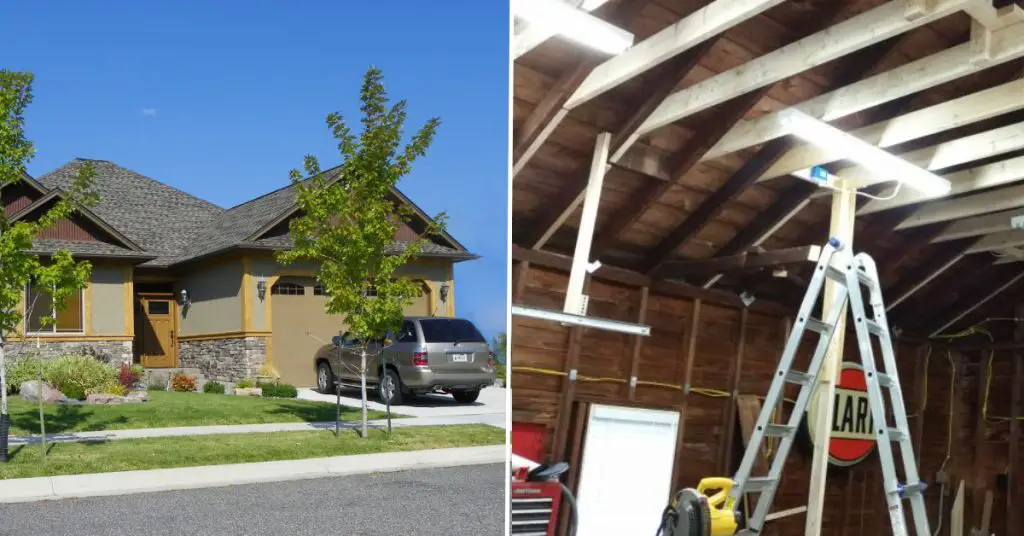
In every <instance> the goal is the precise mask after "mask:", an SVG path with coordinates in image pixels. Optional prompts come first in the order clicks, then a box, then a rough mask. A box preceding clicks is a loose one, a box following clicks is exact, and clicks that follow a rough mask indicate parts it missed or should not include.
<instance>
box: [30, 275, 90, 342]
mask: <svg viewBox="0 0 1024 536" xmlns="http://www.w3.org/2000/svg"><path fill="white" fill-rule="evenodd" d="M83 316H84V315H83V314H82V291H81V289H79V290H78V292H75V293H73V294H72V295H71V296H68V298H67V299H66V300H65V301H64V308H63V309H61V310H55V309H54V307H53V297H52V296H51V294H50V293H49V292H48V291H47V290H46V289H41V288H39V287H37V286H35V285H33V284H31V283H29V284H28V286H27V287H26V289H25V320H26V331H28V332H29V333H83V332H84V331H85V329H84V328H83V321H82V318H83ZM44 318H53V319H55V320H56V322H53V323H51V324H50V325H47V326H44V325H43V319H44Z"/></svg>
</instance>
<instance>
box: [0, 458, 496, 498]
mask: <svg viewBox="0 0 1024 536" xmlns="http://www.w3.org/2000/svg"><path fill="white" fill-rule="evenodd" d="M505 457H506V449H505V445H487V446H482V447H466V448H450V449H433V450H419V451H410V452H386V453H380V454H355V455H351V456H333V457H329V458H308V459H304V460H284V461H274V462H257V463H238V464H227V465H204V466H199V467H181V468H174V469H152V470H145V471H120V472H115V473H94V474H85V475H61V476H44V477H34V478H16V479H12V480H4V481H0V503H19V502H34V501H47V500H60V499H69V498H81V497H101V496H110V495H128V494H133V493H151V492H158V491H174V490H185V489H201V488H214V487H224V486H236V485H244V484H260V483H266V482H284V481H288V480H305V479H311V478H323V477H329V476H345V475H358V474H368V473H388V472H396V471H409V470H414V469H434V468H443V467H457V466H466V465H485V464H494V463H504V462H505Z"/></svg>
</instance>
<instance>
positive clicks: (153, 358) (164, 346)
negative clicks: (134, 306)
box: [139, 295, 178, 368]
mask: <svg viewBox="0 0 1024 536" xmlns="http://www.w3.org/2000/svg"><path fill="white" fill-rule="evenodd" d="M140 304H141V306H142V337H141V341H140V342H141V343H142V347H141V348H140V350H139V355H140V357H141V361H142V366H144V367H146V368H173V367H176V366H177V365H178V363H177V362H178V345H177V341H176V340H175V336H174V319H175V316H174V311H175V309H176V308H177V304H176V303H175V302H174V299H173V297H172V296H162V295H161V296H145V295H144V296H141V297H140Z"/></svg>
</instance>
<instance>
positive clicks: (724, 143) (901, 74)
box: [704, 27, 1024, 160]
mask: <svg viewBox="0 0 1024 536" xmlns="http://www.w3.org/2000/svg"><path fill="white" fill-rule="evenodd" d="M991 54H992V55H991V57H990V58H989V59H988V60H987V61H986V62H984V63H980V64H979V63H972V62H971V58H972V57H974V55H975V51H974V50H973V49H972V46H971V44H970V43H964V44H962V45H959V46H955V47H952V48H948V49H946V50H943V51H942V52H938V53H936V54H933V55H931V56H927V57H925V58H922V59H920V60H917V61H913V62H910V63H908V64H906V65H902V66H900V67H896V68H895V69H890V70H888V71H885V72H883V73H880V74H877V75H875V76H872V77H870V78H865V79H864V80H861V81H859V82H856V83H853V84H849V85H847V86H844V87H842V88H840V89H837V90H835V91H831V92H829V93H826V94H824V95H819V96H818V97H815V98H813V99H810V100H808V101H805V102H803V103H801V104H798V105H796V106H795V107H794V108H796V109H798V110H800V111H802V112H804V113H806V114H808V115H810V116H812V117H816V118H818V119H820V120H822V121H829V122H831V121H835V120H837V119H841V118H843V117H846V116H849V115H852V114H855V113H857V112H861V111H864V110H867V109H869V108H872V107H875V106H878V105H880V104H883V103H886V102H890V101H893V100H896V99H898V98H901V97H906V96H908V95H912V94H914V93H919V92H921V91H924V90H926V89H929V88H933V87H935V86H938V85H940V84H944V83H946V82H949V81H951V80H955V79H957V78H962V77H965V76H970V75H972V74H975V73H978V72H980V71H982V70H984V69H988V68H990V67H994V66H996V65H1001V64H1003V63H1006V62H1009V61H1013V60H1016V59H1019V58H1021V57H1024V34H1022V32H1020V31H1019V28H1014V27H1010V28H1004V29H1002V30H998V31H995V32H993V33H992V52H991ZM785 135H786V130H785V128H784V127H783V126H782V124H781V123H780V122H779V118H778V113H771V114H765V115H763V116H761V117H758V118H756V119H749V120H746V121H743V122H741V123H740V124H738V125H736V127H735V128H733V129H732V131H730V132H729V134H727V135H726V136H725V137H724V138H722V140H721V141H719V142H718V143H717V144H716V145H715V147H714V148H712V149H711V150H710V151H708V154H707V155H705V157H704V158H705V160H710V159H714V158H718V157H721V156H723V155H726V154H729V153H734V152H736V151H741V150H743V149H746V148H748V147H754V146H757V145H760V144H762V143H766V142H768V141H771V140H773V139H776V138H780V137H782V136H785Z"/></svg>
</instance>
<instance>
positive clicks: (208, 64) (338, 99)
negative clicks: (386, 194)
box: [0, 0, 508, 338]
mask: <svg viewBox="0 0 1024 536" xmlns="http://www.w3.org/2000/svg"><path fill="white" fill-rule="evenodd" d="M59 4H60V5H59V7H55V6H54V4H52V3H50V2H12V3H7V4H6V5H5V6H4V8H3V14H2V16H3V18H4V20H5V24H4V31H3V32H0V50H2V51H3V53H2V54H3V59H2V61H0V67H3V68H7V69H13V70H27V71H31V72H33V73H34V74H35V76H36V81H35V86H34V91H35V100H34V102H33V103H32V104H31V105H30V107H29V110H28V113H27V117H26V119H27V130H28V134H29V137H30V138H31V139H32V141H33V142H34V143H35V144H36V149H37V154H36V158H35V159H34V160H33V161H32V163H31V164H30V166H29V172H30V173H31V174H32V175H34V176H38V175H41V174H43V173H46V172H47V171H50V170H52V169H54V168H56V167H58V166H60V165H62V164H63V163H65V162H67V161H69V160H71V159H73V158H75V157H84V158H96V159H103V160H111V161H113V162H116V163H118V164H120V165H123V166H125V167H127V168H130V169H133V170H135V171H138V172H139V173H142V174H144V175H147V176H150V177H153V178H155V179H158V180H160V181H163V182H166V183H168V184H170V185H172V186H175V187H177V188H180V189H182V190H184V191H186V192H189V193H191V194H194V195H197V196H199V197H202V198H205V199H208V200H210V201H212V202H214V203H217V204H218V205H221V206H224V207H230V206H233V205H236V204H238V203H241V202H244V201H246V200H248V199H251V198H252V197H255V196H257V195H260V194H263V193H266V192H269V191H272V190H275V189H277V188H280V187H281V186H284V185H286V184H287V181H288V171H289V170H290V169H292V168H296V167H301V165H302V158H303V156H304V155H306V154H310V153H311V154H314V155H316V156H317V157H318V158H319V159H320V162H321V165H322V167H324V168H327V167H330V166H333V165H335V164H337V163H338V153H337V150H336V148H335V146H334V143H333V142H332V138H331V136H330V132H329V131H328V130H327V127H326V126H325V123H324V118H325V117H326V115H327V114H328V113H330V112H332V111H338V112H341V113H342V114H343V115H344V116H345V117H346V118H350V119H351V120H352V122H354V121H355V120H356V119H357V118H358V117H359V110H358V106H359V95H358V89H359V84H360V82H361V79H362V75H363V73H364V72H365V70H366V68H367V67H368V66H370V65H371V64H372V65H375V66H377V67H379V68H380V69H382V70H383V71H384V76H385V80H384V82H385V85H386V87H387V90H388V92H389V94H390V96H391V97H392V98H393V99H400V98H404V99H407V100H408V101H409V121H408V123H407V125H408V127H409V128H408V130H409V131H410V133H411V131H413V130H414V129H416V128H418V127H419V126H420V125H422V124H423V123H424V122H425V121H426V120H427V119H428V118H429V117H431V116H435V115H436V116H440V117H441V120H442V124H441V128H440V130H439V133H438V136H437V139H436V141H435V142H434V145H433V146H432V148H431V149H430V150H429V152H428V153H427V156H426V157H425V158H423V159H421V160H420V161H418V162H417V164H416V165H415V167H414V170H413V172H412V173H411V174H410V175H409V176H407V177H406V178H404V179H403V181H402V183H401V184H400V185H399V186H400V188H401V189H402V191H403V192H405V193H406V194H407V195H408V196H409V197H411V198H412V199H413V200H414V201H415V202H416V203H417V204H419V205H420V206H421V207H422V208H423V209H424V210H426V211H427V212H428V213H430V214H435V213H437V212H438V211H442V210H444V211H447V212H448V214H449V231H450V232H451V233H452V234H453V235H454V236H455V237H456V238H457V239H458V240H459V241H461V242H462V243H463V244H464V245H465V246H466V247H467V248H469V249H470V250H471V251H472V252H474V253H476V254H478V255H480V256H481V257H482V258H481V259H480V260H477V261H471V262H467V263H462V264H459V265H457V266H456V274H455V278H456V286H455V295H456V312H457V313H458V314H459V315H460V316H464V317H467V318H469V319H471V320H473V321H474V322H475V323H476V324H477V325H478V326H479V327H480V329H481V330H482V331H484V333H485V335H487V336H488V338H490V336H492V335H493V334H495V333H497V332H499V331H503V330H504V328H505V315H506V313H505V311H506V288H507V284H506V281H507V271H506V264H507V262H508V258H507V255H508V252H507V235H508V217H507V214H508V186H507V184H508V183H507V167H508V164H507V158H508V156H507V153H508V60H507V58H508V4H507V2H455V1H450V0H449V1H441V2H419V1H412V0H405V1H395V0H393V1H375V2H357V1H335V2H327V1H320V2H283V1H249V2H226V1H222V2H198V1H192V2H175V3H173V6H172V3H170V2H166V3H158V2H138V1H106V2H60V3H59Z"/></svg>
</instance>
